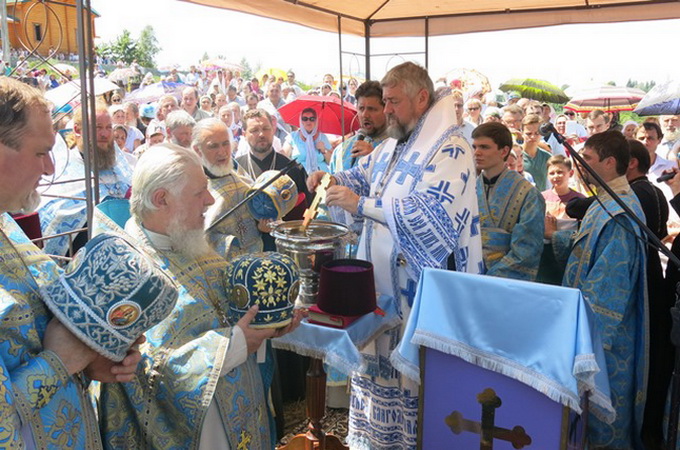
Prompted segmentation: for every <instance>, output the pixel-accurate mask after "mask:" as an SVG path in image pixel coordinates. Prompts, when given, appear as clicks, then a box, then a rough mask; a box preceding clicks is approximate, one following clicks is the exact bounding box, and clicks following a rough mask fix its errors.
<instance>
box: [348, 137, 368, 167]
mask: <svg viewBox="0 0 680 450" xmlns="http://www.w3.org/2000/svg"><path fill="white" fill-rule="evenodd" d="M364 139H366V132H365V131H364V129H363V128H361V129H359V131H357V141H363V140H364ZM352 147H354V144H352ZM350 151H351V150H350ZM352 153H354V152H352ZM357 159H358V158H357V157H356V156H354V154H352V164H350V167H354V164H356V163H357Z"/></svg>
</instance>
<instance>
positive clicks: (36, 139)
mask: <svg viewBox="0 0 680 450" xmlns="http://www.w3.org/2000/svg"><path fill="white" fill-rule="evenodd" d="M0 117H1V118H2V119H1V120H0V448H29V449H34V448H36V449H55V450H56V449H59V450H61V449H98V448H101V446H102V441H101V439H100V437H99V431H98V428H97V422H96V418H95V415H94V411H93V410H92V407H91V406H90V403H89V402H88V401H87V400H86V397H85V395H84V394H85V393H84V390H83V386H84V383H83V382H84V378H83V377H82V376H81V372H83V371H85V373H86V374H87V376H88V377H89V378H90V379H98V380H100V381H121V382H126V381H129V380H131V379H132V377H133V372H134V370H135V368H136V365H137V363H138V362H139V360H140V355H139V352H137V351H136V350H132V351H131V352H130V353H129V354H128V356H127V357H126V358H125V359H124V360H123V362H122V363H119V364H116V365H114V363H113V362H111V361H109V360H107V359H105V358H104V357H101V356H99V355H98V354H97V353H96V352H95V351H94V350H92V349H90V347H88V346H87V345H86V344H85V343H83V342H81V341H80V340H79V339H77V338H76V337H75V336H74V335H73V334H72V333H71V332H69V331H68V329H67V328H66V327H64V326H63V325H62V324H61V323H60V322H59V321H58V320H57V319H55V318H53V317H52V314H51V313H50V312H49V310H48V308H47V307H46V305H45V303H44V302H43V301H42V295H41V288H42V287H43V286H44V285H45V284H46V283H48V282H50V281H51V280H54V278H55V277H58V276H59V273H60V269H59V268H58V267H57V265H56V264H55V263H54V262H53V261H52V260H51V259H50V258H49V257H48V256H47V255H45V254H44V253H43V252H42V251H41V250H40V249H38V248H37V247H36V246H35V245H33V243H32V242H31V241H30V240H29V239H28V238H27V237H26V235H25V234H24V232H23V231H22V230H21V228H19V226H18V225H17V224H16V223H15V222H14V220H13V219H12V218H11V216H10V215H9V214H8V213H9V212H19V211H22V212H28V211H31V210H33V209H35V207H36V206H37V205H38V202H39V201H40V196H39V195H38V193H37V192H36V187H37V186H38V182H39V181H40V178H41V177H42V176H43V175H45V176H49V175H51V174H52V173H53V172H54V165H53V163H52V159H51V155H50V151H51V149H52V146H53V145H54V139H55V138H54V132H53V130H52V121H51V119H50V105H49V103H48V102H47V101H46V100H45V99H44V98H43V97H42V93H41V92H39V91H37V90H36V89H33V88H31V87H29V86H28V85H26V84H23V83H21V82H19V81H16V80H13V79H10V78H5V77H2V78H0Z"/></svg>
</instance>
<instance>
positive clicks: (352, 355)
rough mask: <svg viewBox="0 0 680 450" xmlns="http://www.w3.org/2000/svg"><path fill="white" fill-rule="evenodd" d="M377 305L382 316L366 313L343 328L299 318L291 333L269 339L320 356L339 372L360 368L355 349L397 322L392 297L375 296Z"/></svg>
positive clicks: (362, 367) (363, 366) (364, 364)
mask: <svg viewBox="0 0 680 450" xmlns="http://www.w3.org/2000/svg"><path fill="white" fill-rule="evenodd" d="M378 306H379V307H380V308H381V309H382V310H383V311H384V312H385V315H384V316H380V315H378V314H375V313H369V314H366V315H364V316H362V317H360V318H359V319H357V320H356V321H354V322H352V324H351V325H350V326H349V327H347V328H333V327H325V326H322V325H316V324H313V323H309V322H308V321H307V320H303V321H302V322H301V323H300V326H299V327H298V328H297V329H296V330H295V331H293V332H292V333H289V334H287V335H285V336H282V337H280V338H276V339H273V340H272V345H273V346H274V348H280V349H284V350H290V351H293V352H295V353H298V354H300V355H305V356H309V357H312V358H318V359H321V360H323V362H324V364H327V365H328V366H329V367H330V368H331V369H333V370H336V371H338V372H340V374H342V375H347V376H349V375H351V374H352V373H354V372H363V371H365V370H366V368H367V362H366V360H364V358H363V356H362V355H361V354H360V353H359V349H360V348H363V347H364V346H365V345H366V344H367V343H369V342H370V341H372V340H373V339H375V337H376V336H377V335H379V334H381V333H382V332H384V331H385V330H388V329H391V328H394V327H395V326H397V325H398V324H399V323H400V318H399V313H398V311H397V304H396V302H395V300H394V298H392V297H388V296H386V295H383V296H381V297H380V298H379V299H378Z"/></svg>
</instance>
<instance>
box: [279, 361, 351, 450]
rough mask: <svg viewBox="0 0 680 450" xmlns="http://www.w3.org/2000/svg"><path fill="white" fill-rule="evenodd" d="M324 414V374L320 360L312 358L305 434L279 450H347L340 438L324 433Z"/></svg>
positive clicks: (308, 377)
mask: <svg viewBox="0 0 680 450" xmlns="http://www.w3.org/2000/svg"><path fill="white" fill-rule="evenodd" d="M325 414H326V372H324V370H323V363H322V362H321V360H320V359H317V358H312V359H311V361H310V364H309V370H308V371H307V418H308V419H309V425H308V426H307V428H308V429H307V432H306V433H304V434H298V435H297V436H295V437H294V438H293V439H291V440H290V442H289V443H288V444H287V445H284V446H282V447H279V450H349V447H347V446H346V445H344V444H343V443H342V441H341V440H340V438H338V437H337V436H334V435H332V434H326V433H324V431H323V429H322V428H321V420H322V419H323V416H324V415H325Z"/></svg>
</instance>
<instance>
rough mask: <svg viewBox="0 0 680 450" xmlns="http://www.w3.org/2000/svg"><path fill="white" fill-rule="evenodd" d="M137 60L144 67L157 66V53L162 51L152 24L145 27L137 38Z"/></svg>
mask: <svg viewBox="0 0 680 450" xmlns="http://www.w3.org/2000/svg"><path fill="white" fill-rule="evenodd" d="M136 49H137V62H138V63H139V64H140V65H142V66H144V67H156V55H158V53H159V52H160V51H161V47H160V46H159V45H158V39H156V33H155V32H154V31H153V27H152V26H151V25H147V26H145V27H144V29H143V30H142V32H141V33H140V34H139V39H137V47H136Z"/></svg>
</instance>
